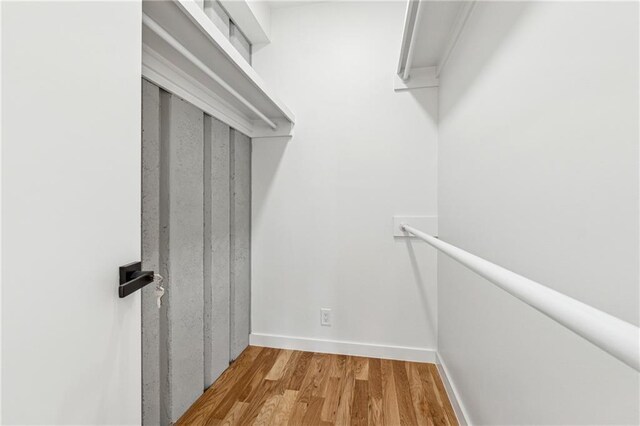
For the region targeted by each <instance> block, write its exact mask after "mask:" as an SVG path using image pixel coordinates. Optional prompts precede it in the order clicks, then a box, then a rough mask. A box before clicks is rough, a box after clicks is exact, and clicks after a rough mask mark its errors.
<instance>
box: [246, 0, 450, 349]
mask: <svg viewBox="0 0 640 426" xmlns="http://www.w3.org/2000/svg"><path fill="white" fill-rule="evenodd" d="M404 11H405V5H404V4H403V3H402V2H394V3H390V2H367V3H363V2H354V3H350V2H340V3H331V2H329V3H315V4H310V5H303V6H297V7H285V8H279V9H275V10H273V11H272V15H271V21H272V22H271V44H269V45H267V46H265V47H264V48H262V49H261V50H260V51H258V52H256V53H255V54H254V56H253V61H254V62H253V64H254V67H255V68H256V70H257V71H258V73H260V75H261V76H262V77H263V78H264V79H265V81H266V82H267V83H269V84H270V85H271V86H273V87H274V89H275V90H276V91H277V92H278V93H279V94H280V96H281V97H282V99H283V100H284V101H285V102H286V103H287V104H288V105H289V106H290V107H291V108H292V110H293V111H294V112H295V114H296V118H297V122H296V126H295V130H294V131H295V136H294V137H293V138H292V139H291V140H290V141H288V142H287V141H282V140H264V141H260V142H254V149H253V169H252V182H253V187H252V191H253V206H252V208H253V223H252V227H253V228H252V235H253V241H252V259H253V269H252V274H253V275H252V332H253V333H254V335H255V334H259V335H260V334H273V335H284V336H291V337H294V338H304V339H321V340H333V341H342V342H344V341H347V342H355V343H356V345H352V346H349V350H351V351H358V350H359V351H364V352H365V353H368V354H378V355H384V354H387V355H388V354H396V356H401V355H400V354H403V353H404V354H406V353H407V351H398V350H395V351H394V350H391V349H388V348H384V346H393V345H396V346H407V347H416V348H421V349H433V348H435V344H436V316H437V314H436V299H437V295H436V286H435V277H436V271H435V266H436V264H435V254H434V253H433V251H432V250H431V249H429V248H427V247H426V246H425V245H424V244H419V243H415V244H413V245H412V246H408V245H407V244H406V242H405V241H394V238H393V236H392V230H391V224H392V216H393V215H394V214H408V215H411V214H413V215H434V214H435V213H436V209H437V206H436V173H437V172H436V159H437V129H436V118H437V117H436V109H437V104H436V102H437V89H420V90H418V91H415V92H413V93H408V92H403V93H394V91H393V77H394V72H395V68H396V64H397V60H398V51H399V46H400V41H401V36H402V34H401V33H402V31H401V28H402V24H403V19H404ZM325 307H326V308H331V309H332V310H333V311H332V312H333V325H332V326H331V327H321V326H320V308H325ZM267 340H268V341H269V342H270V343H272V344H273V343H274V342H275V343H282V342H283V340H282V339H275V340H273V339H271V340H269V339H267ZM252 341H253V342H254V343H256V342H265V341H266V340H265V339H258V340H256V339H255V336H254V339H253V340H252ZM289 342H291V341H290V340H289ZM294 342H297V343H298V344H302V343H301V342H300V341H299V340H294ZM361 344H372V345H379V346H382V348H380V347H374V348H371V347H363V346H361ZM305 345H307V346H304V347H305V348H307V349H316V350H317V349H325V350H327V349H328V348H330V349H331V350H333V351H341V350H345V348H346V347H345V346H344V345H340V344H333V345H328V344H326V343H322V342H305ZM409 352H411V351H409ZM411 353H412V354H413V355H416V353H415V352H411ZM429 354H431V352H429V351H423V352H420V351H417V355H418V356H429Z"/></svg>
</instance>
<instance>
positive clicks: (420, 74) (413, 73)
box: [393, 67, 440, 92]
mask: <svg viewBox="0 0 640 426" xmlns="http://www.w3.org/2000/svg"><path fill="white" fill-rule="evenodd" d="M439 85H440V80H439V79H438V76H437V67H424V68H411V70H410V71H409V78H408V79H407V80H406V81H404V80H403V79H402V78H400V76H399V75H397V74H396V75H394V77H393V90H395V91H396V92H399V91H403V90H411V89H422V88H425V87H438V86H439Z"/></svg>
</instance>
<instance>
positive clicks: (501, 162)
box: [438, 2, 640, 424]
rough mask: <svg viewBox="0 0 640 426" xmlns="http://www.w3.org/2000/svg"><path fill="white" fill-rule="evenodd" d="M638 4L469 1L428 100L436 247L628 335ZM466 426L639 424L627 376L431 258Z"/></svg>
mask: <svg viewBox="0 0 640 426" xmlns="http://www.w3.org/2000/svg"><path fill="white" fill-rule="evenodd" d="M638 47H639V46H638V4H637V3H626V4H620V3H619V4H613V3H607V2H603V3H571V4H568V3H556V2H541V3H499V2H479V3H478V4H477V6H476V8H475V10H474V11H473V14H472V16H471V18H470V21H469V23H468V26H467V28H466V30H465V32H464V33H463V35H462V38H461V39H460V43H459V44H458V46H457V49H456V50H455V51H454V53H453V55H452V57H451V59H450V62H449V65H448V66H447V68H446V69H445V70H444V72H443V74H442V78H441V87H440V147H439V149H440V157H439V167H438V169H439V188H438V190H439V218H440V223H439V225H440V237H441V238H442V239H443V240H445V241H448V242H450V243H452V244H455V245H457V246H459V247H461V248H463V249H465V250H468V251H470V252H472V253H474V254H477V255H479V256H481V257H484V258H486V259H488V260H491V261H493V262H495V263H497V264H499V265H502V266H504V267H506V268H508V269H511V270H513V271H515V272H517V273H519V274H522V275H524V276H526V277H528V278H531V279H534V280H536V281H539V282H541V283H543V284H545V285H548V286H549V287H551V288H553V289H555V290H558V291H560V292H563V293H565V294H567V295H569V296H572V297H575V298H577V299H578V300H580V301H583V302H586V303H588V304H591V305H593V306H595V307H597V308H599V309H602V310H604V311H605V312H608V313H611V314H613V315H616V316H618V317H620V318H622V319H624V320H626V321H629V322H632V323H634V324H638V323H639V318H638V316H639V304H638V298H639V291H638V282H639V274H638V266H639V265H638V256H639V252H638V189H639V188H638V136H639V134H638V113H639V109H638V71H639V70H638ZM438 286H439V305H438V311H439V341H438V351H439V354H440V355H441V356H442V358H443V359H444V361H445V364H446V366H447V368H448V370H449V373H450V376H451V377H450V378H451V379H452V381H453V382H454V384H455V386H456V388H457V389H458V391H459V393H460V397H461V400H462V403H463V405H464V406H465V408H466V410H467V413H468V415H469V417H470V419H469V420H471V421H472V422H473V423H476V424H638V422H639V420H640V419H639V417H638V416H639V414H638V413H639V409H640V406H639V404H640V402H639V401H640V395H639V391H638V385H639V380H638V374H637V373H636V372H634V371H633V370H632V369H631V368H629V367H627V366H625V365H623V364H622V363H621V362H619V361H617V360H616V359H614V358H612V357H611V356H609V355H607V354H606V353H604V352H602V351H601V350H600V349H597V348H596V347H594V346H593V345H591V344H590V343H587V342H586V341H584V340H583V339H581V338H580V337H577V336H576V335H574V334H572V333H571V332H569V331H567V330H565V329H564V328H562V326H560V325H558V324H556V323H554V322H553V321H552V320H550V319H548V318H546V317H544V316H543V315H541V314H540V313H538V312H536V311H534V310H533V309H531V308H529V307H527V306H525V305H524V304H523V303H521V302H519V301H518V300H516V299H514V298H513V297H511V296H509V295H507V294H506V293H504V292H502V291H501V290H498V289H496V288H495V287H493V285H492V284H490V283H489V282H487V281H485V280H483V279H481V278H479V277H478V276H477V275H475V274H473V273H472V272H469V271H468V270H465V269H464V268H463V267H462V266H460V265H458V264H456V263H455V262H454V261H452V260H450V259H448V258H446V257H445V256H441V257H440V258H439V282H438Z"/></svg>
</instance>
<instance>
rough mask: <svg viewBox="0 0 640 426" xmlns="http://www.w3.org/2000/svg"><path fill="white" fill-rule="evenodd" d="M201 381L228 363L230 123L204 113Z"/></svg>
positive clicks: (211, 377) (214, 376) (209, 380)
mask: <svg viewBox="0 0 640 426" xmlns="http://www.w3.org/2000/svg"><path fill="white" fill-rule="evenodd" d="M204 137H205V141H204V143H205V147H204V149H205V177H204V184H205V189H204V196H205V204H204V205H205V222H204V223H205V229H204V235H205V237H204V242H205V254H204V259H205V280H204V296H205V298H204V301H205V303H204V344H205V346H204V383H205V386H210V385H211V384H212V383H213V382H214V381H215V380H216V379H217V378H218V377H219V376H220V374H221V373H222V372H223V371H224V370H225V369H226V368H227V367H228V366H229V353H230V350H229V290H230V289H229V286H230V284H229V226H230V224H229V208H230V207H229V202H230V200H229V126H228V125H226V124H224V123H223V122H221V121H219V120H216V119H215V118H213V117H210V116H207V115H206V116H205V130H204Z"/></svg>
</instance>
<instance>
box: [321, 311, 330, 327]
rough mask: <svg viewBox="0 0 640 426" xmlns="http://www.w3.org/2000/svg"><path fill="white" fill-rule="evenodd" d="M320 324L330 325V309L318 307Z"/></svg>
mask: <svg viewBox="0 0 640 426" xmlns="http://www.w3.org/2000/svg"><path fill="white" fill-rule="evenodd" d="M320 325H322V326H325V327H331V309H329V308H321V309H320Z"/></svg>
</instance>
